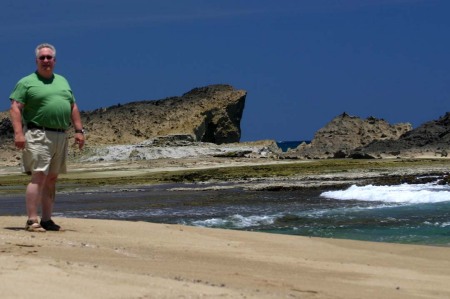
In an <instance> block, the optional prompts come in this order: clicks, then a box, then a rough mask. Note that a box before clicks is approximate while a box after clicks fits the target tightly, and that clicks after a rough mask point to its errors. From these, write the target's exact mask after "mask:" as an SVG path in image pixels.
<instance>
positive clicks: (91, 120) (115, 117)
mask: <svg viewBox="0 0 450 299" xmlns="http://www.w3.org/2000/svg"><path fill="white" fill-rule="evenodd" d="M245 97H246V92H245V91H244V90H236V89H234V88H233V87H232V86H229V85H210V86H206V87H202V88H195V89H193V90H191V91H189V92H188V93H185V94H184V95H183V96H181V97H171V98H166V99H163V100H157V101H140V102H132V103H127V104H124V105H120V104H119V105H116V106H112V107H108V108H101V109H97V110H94V111H90V112H82V115H81V116H82V119H83V123H84V127H85V129H86V130H87V132H88V138H89V143H94V144H135V143H139V142H142V141H143V140H146V139H150V138H153V137H157V136H167V135H191V136H192V138H193V140H194V141H200V142H210V143H215V144H222V143H232V142H239V140H240V138H241V128H240V122H241V118H242V113H243V111H244V105H245Z"/></svg>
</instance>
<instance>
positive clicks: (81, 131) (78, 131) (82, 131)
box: [75, 129, 86, 135]
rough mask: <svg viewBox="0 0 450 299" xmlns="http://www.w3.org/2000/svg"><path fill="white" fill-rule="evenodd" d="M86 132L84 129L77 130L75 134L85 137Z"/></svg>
mask: <svg viewBox="0 0 450 299" xmlns="http://www.w3.org/2000/svg"><path fill="white" fill-rule="evenodd" d="M84 132H86V131H85V130H84V129H81V130H75V133H81V134H83V135H84Z"/></svg>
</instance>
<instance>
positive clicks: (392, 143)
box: [352, 112, 450, 158]
mask: <svg viewBox="0 0 450 299" xmlns="http://www.w3.org/2000/svg"><path fill="white" fill-rule="evenodd" d="M449 147H450V113H449V112H447V113H446V114H445V115H444V116H442V117H440V118H439V119H438V120H432V121H429V122H426V123H424V124H422V125H421V126H419V127H418V128H416V129H414V130H411V131H408V132H406V133H405V134H403V135H402V136H400V138H398V139H397V140H380V141H377V142H373V143H371V144H369V145H367V146H365V147H362V148H358V149H356V150H355V151H353V153H352V154H353V155H363V156H372V157H377V158H387V157H408V156H409V157H419V156H422V157H426V156H428V157H447V155H448V152H449Z"/></svg>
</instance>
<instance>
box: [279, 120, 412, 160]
mask: <svg viewBox="0 0 450 299" xmlns="http://www.w3.org/2000/svg"><path fill="white" fill-rule="evenodd" d="M411 128H412V127H411V124H409V123H400V124H396V125H390V124H389V123H387V122H386V121H385V120H383V119H377V118H374V117H369V118H367V119H361V118H359V117H356V116H350V115H348V114H347V113H345V112H344V113H343V114H341V115H339V116H337V117H335V118H334V119H333V120H332V121H331V122H329V123H328V124H327V125H325V127H323V128H321V129H320V130H318V131H317V132H316V134H315V135H314V139H313V140H312V141H311V143H310V144H306V143H303V144H301V145H299V146H298V147H297V148H296V149H295V150H291V151H288V152H287V153H285V154H284V157H285V158H307V159H321V158H345V157H348V156H349V154H350V153H351V152H352V151H353V150H354V149H356V148H360V147H364V146H366V145H368V144H370V143H371V142H373V141H376V140H396V139H398V138H399V137H400V136H401V135H402V134H404V133H406V132H408V131H410V130H411Z"/></svg>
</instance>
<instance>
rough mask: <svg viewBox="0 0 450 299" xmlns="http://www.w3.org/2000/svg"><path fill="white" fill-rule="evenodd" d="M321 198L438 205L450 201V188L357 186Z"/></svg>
mask: <svg viewBox="0 0 450 299" xmlns="http://www.w3.org/2000/svg"><path fill="white" fill-rule="evenodd" d="M320 196H321V197H325V198H329V199H337V200H360V201H378V202H386V203H410V204H419V203H437V202H445V201H450V187H449V186H447V185H436V184H431V183H430V184H415V185H411V184H401V185H395V186H374V185H366V186H356V185H352V186H350V187H349V188H347V189H346V190H335V191H326V192H322V193H321V194H320Z"/></svg>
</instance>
